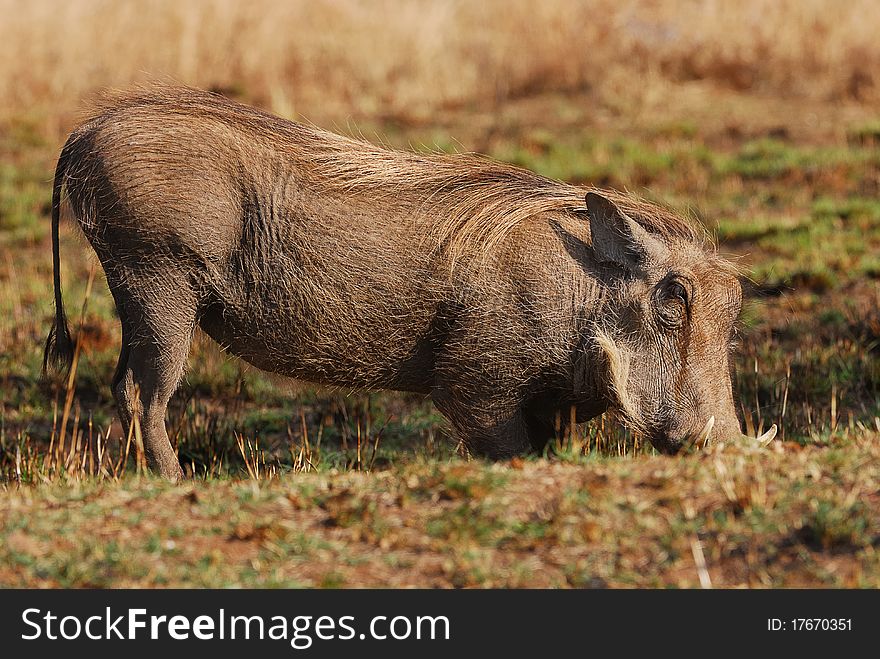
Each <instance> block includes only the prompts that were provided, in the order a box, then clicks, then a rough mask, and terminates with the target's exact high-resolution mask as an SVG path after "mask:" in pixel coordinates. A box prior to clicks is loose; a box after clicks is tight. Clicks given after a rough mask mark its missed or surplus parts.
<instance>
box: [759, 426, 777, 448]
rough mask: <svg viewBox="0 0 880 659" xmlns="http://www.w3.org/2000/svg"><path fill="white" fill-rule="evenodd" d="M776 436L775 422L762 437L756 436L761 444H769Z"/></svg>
mask: <svg viewBox="0 0 880 659" xmlns="http://www.w3.org/2000/svg"><path fill="white" fill-rule="evenodd" d="M774 437H776V424H775V423H774V424H773V425H772V426H770V429H769V430H767V432H765V433H764V434H763V435H761V436H760V437H755V441H756V442H758V444H760V445H761V446H767V444H769V443H770V442H772V441H773V438H774Z"/></svg>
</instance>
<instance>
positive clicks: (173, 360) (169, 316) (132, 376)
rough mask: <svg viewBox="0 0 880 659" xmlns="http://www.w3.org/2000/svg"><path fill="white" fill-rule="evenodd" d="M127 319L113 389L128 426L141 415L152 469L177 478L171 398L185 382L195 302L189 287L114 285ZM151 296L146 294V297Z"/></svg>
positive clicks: (140, 420) (120, 314)
mask: <svg viewBox="0 0 880 659" xmlns="http://www.w3.org/2000/svg"><path fill="white" fill-rule="evenodd" d="M111 291H113V297H114V298H115V299H116V306H117V309H118V310H119V317H120V320H121V321H122V350H121V351H120V354H119V362H118V364H117V366H116V374H115V376H114V378H113V395H114V397H115V399H116V403H117V406H118V408H119V415H120V419H121V421H122V424H123V428H124V430H125V432H129V431H130V430H133V429H134V428H133V427H132V425H131V424H132V421H133V420H135V419H136V420H137V422H138V425H139V427H140V431H141V436H142V438H143V443H144V453H145V455H146V458H147V463H148V465H149V467H150V469H151V470H153V471H154V472H155V473H158V474H159V475H161V476H162V477H164V478H168V479H170V480H178V479H180V478H182V476H183V471H182V470H181V468H180V462H179V461H178V458H177V455H176V454H175V452H174V450H173V448H172V447H171V442H170V441H169V439H168V434H167V432H166V430H165V413H166V410H167V408H168V401H169V400H170V399H171V396H172V394H173V393H174V391H175V389H177V385H178V383H179V382H180V378H181V376H182V375H183V371H184V369H185V366H186V359H187V355H188V353H189V347H190V343H191V341H192V334H193V329H194V326H195V316H196V311H195V303H194V301H193V300H192V299H188V298H189V297H190V296H189V295H187V293H188V291H187V290H186V289H183V288H178V289H175V290H174V294H173V297H174V299H173V300H168V299H166V300H164V301H163V300H162V298H160V297H158V296H157V297H151V296H146V295H144V294H143V293H142V292H139V293H138V294H137V295H132V294H131V293H130V292H129V291H124V290H120V289H119V288H117V287H113V286H112V285H111ZM144 298H146V299H144Z"/></svg>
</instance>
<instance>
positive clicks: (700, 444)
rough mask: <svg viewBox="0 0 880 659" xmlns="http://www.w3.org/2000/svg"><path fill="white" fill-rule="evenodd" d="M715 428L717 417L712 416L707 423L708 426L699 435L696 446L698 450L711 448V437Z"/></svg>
mask: <svg viewBox="0 0 880 659" xmlns="http://www.w3.org/2000/svg"><path fill="white" fill-rule="evenodd" d="M714 427H715V417H714V416H710V417H709V420H708V421H706V425H705V426H703V429H702V430H701V431H700V434H699V435H697V441H696V446H697V448H706V447H707V446H709V435H710V434H711V432H712V428H714Z"/></svg>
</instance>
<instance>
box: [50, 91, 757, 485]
mask: <svg viewBox="0 0 880 659" xmlns="http://www.w3.org/2000/svg"><path fill="white" fill-rule="evenodd" d="M64 186H66V188H67V193H68V194H67V196H68V198H69V202H70V206H71V209H72V211H73V214H74V216H75V217H76V220H77V222H78V224H79V226H80V227H81V228H82V231H83V232H84V233H85V236H86V237H87V238H88V240H89V242H90V243H91V245H92V247H93V248H94V250H95V252H96V253H97V255H98V258H99V259H100V261H101V264H102V265H103V267H104V272H105V273H106V277H107V283H108V284H109V287H110V291H111V293H112V294H113V298H114V300H115V302H116V308H117V309H118V311H119V318H120V320H121V323H122V350H121V353H120V356H119V363H118V366H117V368H116V373H115V375H114V377H113V393H114V396H115V398H116V401H117V403H118V406H119V413H120V416H121V418H122V421H123V422H124V423H125V424H131V423H132V422H133V421H134V420H137V422H138V423H139V424H140V427H141V429H142V436H143V442H144V449H145V452H146V456H147V459H148V461H149V464H150V466H151V467H152V468H153V469H154V470H156V471H158V472H159V473H160V474H162V475H163V476H165V477H168V478H178V477H180V476H181V469H180V465H179V463H178V460H177V457H176V456H175V454H174V451H173V449H172V447H171V444H170V442H169V440H168V436H167V434H166V431H165V412H166V406H167V404H168V401H169V399H170V397H171V395H172V393H173V392H174V390H175V388H176V387H177V385H178V383H179V381H180V379H181V376H182V375H183V371H184V367H185V363H186V359H187V354H188V351H189V348H190V342H191V340H192V337H193V332H194V331H195V328H196V327H201V328H202V330H203V331H204V332H205V333H207V334H208V335H209V336H210V337H212V338H213V339H214V340H215V341H216V342H217V343H219V344H220V345H221V346H222V347H223V348H224V349H225V350H227V351H228V352H230V353H232V354H234V355H237V356H238V357H240V358H242V359H244V360H245V361H247V362H249V363H250V364H253V365H254V366H256V367H257V368H260V369H262V370H265V371H269V372H272V373H277V374H282V375H284V376H288V377H292V378H295V379H298V380H304V381H310V382H315V383H320V384H324V385H331V386H337V387H344V388H346V389H391V390H398V391H409V392H418V393H421V394H425V395H429V396H430V397H431V399H432V400H433V402H434V403H435V404H436V406H437V408H438V409H439V410H440V411H441V412H443V414H444V415H445V416H446V417H447V418H448V419H449V421H450V422H451V423H452V425H453V426H454V429H455V430H456V431H457V433H458V434H459V435H460V436H461V438H462V439H463V440H464V441H465V443H466V445H467V446H468V447H469V449H470V450H471V451H472V452H474V453H477V454H481V455H485V456H488V457H490V458H494V459H500V458H506V457H510V456H513V455H515V454H518V453H520V452H523V451H527V450H529V449H541V448H542V447H544V446H545V444H546V443H547V441H548V440H549V439H550V438H551V437H553V435H554V433H555V432H556V431H557V428H555V425H556V423H557V419H559V418H560V416H561V417H562V419H567V418H568V416H569V415H568V411H569V410H570V409H571V407H572V406H574V408H575V409H576V418H577V420H578V421H579V422H580V421H583V420H586V419H589V418H592V417H595V416H596V415H599V414H601V413H602V412H604V411H605V410H606V409H609V408H610V409H613V410H617V411H618V412H619V414H620V415H621V417H622V419H623V420H624V422H625V423H626V424H628V425H629V426H630V427H631V428H633V429H634V430H635V431H637V432H639V433H641V434H642V435H643V436H644V437H646V438H648V439H649V440H650V441H651V442H652V443H653V445H654V446H655V447H657V448H658V449H659V450H661V451H664V452H670V453H672V452H675V451H677V450H678V449H680V448H681V447H682V446H685V445H688V444H691V443H693V442H699V443H700V444H704V443H705V442H708V441H709V436H710V433H711V434H712V436H713V438H715V439H720V440H724V439H729V438H732V437H741V436H742V435H741V433H740V427H739V422H738V420H737V416H736V411H735V407H734V398H733V391H732V387H731V377H730V350H731V341H732V339H733V333H734V324H735V320H736V318H737V315H738V314H739V311H740V305H741V300H742V294H741V288H740V285H739V283H738V280H737V277H736V272H735V270H734V268H733V267H732V266H731V265H730V264H729V263H727V262H725V261H724V260H723V259H721V258H720V257H719V256H718V255H716V253H715V251H714V249H713V248H712V247H711V245H707V244H706V241H705V240H704V237H703V234H702V233H701V232H700V231H697V230H695V229H694V228H693V227H691V226H690V225H689V224H688V223H687V222H686V221H684V220H683V219H681V218H680V217H678V216H676V215H675V214H673V213H671V212H670V211H668V210H665V209H663V208H660V207H658V206H656V205H653V204H649V203H647V202H645V201H641V200H639V199H637V198H635V197H632V196H630V195H627V194H622V193H619V192H612V191H600V190H598V189H593V188H580V187H575V186H571V185H566V184H564V183H560V182H558V181H553V180H550V179H547V178H544V177H542V176H538V175H537V174H534V173H532V172H529V171H525V170H522V169H518V168H515V167H511V166H508V165H503V164H499V163H497V162H492V161H490V160H488V159H484V158H481V157H476V156H472V155H438V154H435V155H419V154H416V153H406V152H397V151H391V150H388V149H385V148H381V147H378V146H374V145H372V144H368V143H365V142H361V141H356V140H352V139H349V138H346V137H341V136H339V135H335V134H331V133H328V132H324V131H322V130H318V129H316V128H313V127H310V126H304V125H301V124H298V123H294V122H291V121H286V120H283V119H280V118H278V117H275V116H272V115H270V114H266V113H264V112H261V111H259V110H256V109H253V108H250V107H247V106H244V105H240V104H237V103H235V102H232V101H230V100H227V99H224V98H222V97H219V96H216V95H213V94H209V93H206V92H202V91H197V90H193V89H186V88H176V87H153V88H146V89H138V90H134V91H130V92H127V93H123V94H121V95H116V96H114V97H112V98H109V99H107V100H105V101H104V102H103V104H101V105H100V106H99V107H98V108H97V109H96V110H95V112H94V114H93V115H92V118H91V119H89V120H88V121H86V122H85V123H84V124H83V125H82V126H80V127H79V128H77V129H76V130H75V131H74V132H73V133H72V134H71V135H70V137H69V139H68V140H67V142H66V144H65V145H64V148H63V150H62V151H61V155H60V157H59V159H58V166H57V169H56V173H55V182H54V189H53V198H52V250H53V259H54V260H53V263H54V284H55V307H56V317H55V323H54V326H53V328H52V330H51V332H50V334H49V339H48V341H47V344H46V353H45V365H47V366H48V365H54V366H57V367H64V366H65V365H69V363H70V355H71V352H72V351H71V343H72V341H71V337H70V334H69V331H68V329H67V326H66V320H65V315H64V310H63V306H62V300H61V288H60V278H59V250H58V221H59V212H60V205H61V193H62V188H63V187H64ZM560 412H562V413H561V415H560ZM774 434H775V427H774V428H771V430H770V431H769V433H768V434H766V435H765V436H764V437H763V438H760V441H762V442H767V441H769V440H770V439H772V437H773V435H774Z"/></svg>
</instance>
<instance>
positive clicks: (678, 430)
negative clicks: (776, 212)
mask: <svg viewBox="0 0 880 659" xmlns="http://www.w3.org/2000/svg"><path fill="white" fill-rule="evenodd" d="M586 202H587V209H586V214H587V216H588V218H589V223H590V231H591V237H592V243H593V252H594V254H595V256H596V258H597V260H598V261H599V263H600V264H601V265H602V266H604V267H607V269H608V277H609V279H608V281H610V282H611V285H610V287H609V300H608V302H607V304H606V305H605V306H604V310H605V313H603V315H602V318H601V320H600V321H599V324H598V325H597V327H596V331H595V339H596V344H597V346H598V348H599V350H600V352H601V353H603V355H604V360H605V362H606V363H607V370H608V384H609V392H610V395H609V397H610V399H611V401H612V404H613V405H614V406H615V407H616V408H617V409H618V411H619V412H620V413H621V414H622V415H623V417H624V419H625V421H626V423H627V424H628V425H629V426H630V427H631V428H632V429H633V430H635V431H637V432H639V433H641V434H642V435H644V436H645V437H646V438H647V439H649V440H650V442H651V443H652V444H653V445H654V447H655V448H657V449H658V450H660V451H663V452H665V453H675V452H677V451H679V450H680V449H682V448H684V447H689V446H694V445H696V446H697V447H702V446H704V445H706V444H708V443H709V442H710V441H725V440H731V439H738V438H740V437H742V436H743V435H742V433H741V431H740V425H739V421H738V419H737V415H736V408H735V406H734V398H733V388H732V383H731V375H732V370H731V369H732V367H731V359H730V355H731V350H732V348H733V345H734V340H735V325H736V320H737V317H738V315H739V312H740V308H741V305H742V288H741V286H740V284H739V280H738V279H737V276H736V271H735V270H734V268H733V267H732V266H731V265H730V264H729V263H727V262H726V261H724V260H723V259H721V258H720V257H717V256H716V255H715V254H714V251H713V250H708V251H707V250H706V249H705V248H704V246H703V245H700V244H697V243H695V242H693V241H690V240H686V239H681V238H675V237H672V238H666V237H664V238H663V239H661V238H659V237H658V236H656V235H653V234H652V233H650V232H649V231H647V230H646V229H645V228H644V227H643V226H641V225H640V224H639V223H638V222H636V221H635V220H633V219H632V218H630V217H628V216H627V215H626V214H625V213H624V212H623V211H622V210H621V209H620V208H619V207H618V206H617V205H616V204H615V203H614V202H613V201H611V200H609V199H608V198H606V197H604V196H602V195H599V194H596V193H592V192H591V193H589V194H587V197H586ZM775 434H776V427H775V426H773V427H772V428H771V429H770V430H769V431H768V432H767V433H765V434H764V436H762V437H760V438H757V440H756V439H755V438H753V439H752V441H758V442H760V443H762V444H766V443H769V442H770V440H772V439H773V437H774V436H775Z"/></svg>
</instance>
